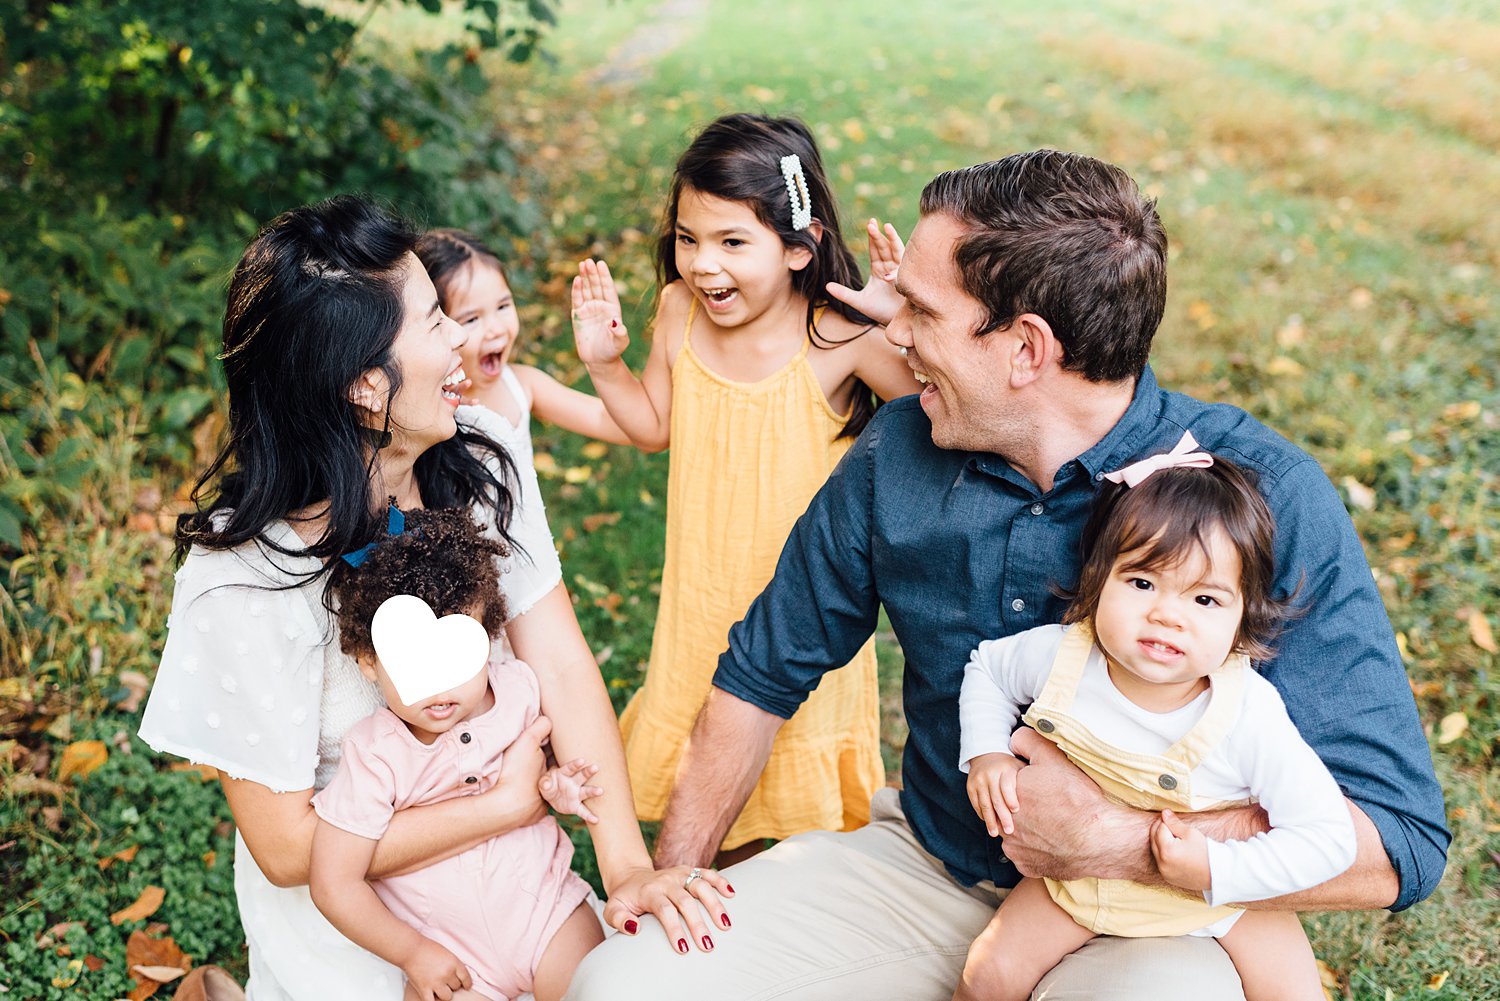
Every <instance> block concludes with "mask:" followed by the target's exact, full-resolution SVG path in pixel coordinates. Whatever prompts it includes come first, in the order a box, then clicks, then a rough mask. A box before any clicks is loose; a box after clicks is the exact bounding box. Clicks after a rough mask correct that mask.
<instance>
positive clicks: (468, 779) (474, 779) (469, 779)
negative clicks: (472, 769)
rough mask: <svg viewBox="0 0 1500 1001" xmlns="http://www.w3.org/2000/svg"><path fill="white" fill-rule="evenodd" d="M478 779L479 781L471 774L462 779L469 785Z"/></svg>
mask: <svg viewBox="0 0 1500 1001" xmlns="http://www.w3.org/2000/svg"><path fill="white" fill-rule="evenodd" d="M478 781H479V779H477V778H475V777H474V776H473V775H470V776H469V777H468V778H466V779H464V782H466V783H467V784H469V785H473V784H474V783H475V782H478Z"/></svg>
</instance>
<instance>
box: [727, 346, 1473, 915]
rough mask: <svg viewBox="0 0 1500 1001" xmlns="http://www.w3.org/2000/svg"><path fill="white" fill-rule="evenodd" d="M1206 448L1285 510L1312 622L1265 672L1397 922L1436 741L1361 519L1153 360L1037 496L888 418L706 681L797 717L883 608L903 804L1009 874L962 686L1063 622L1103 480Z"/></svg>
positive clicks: (953, 843) (902, 405) (941, 836)
mask: <svg viewBox="0 0 1500 1001" xmlns="http://www.w3.org/2000/svg"><path fill="white" fill-rule="evenodd" d="M1185 430H1191V431H1192V433H1193V437H1195V438H1196V439H1197V440H1198V442H1199V445H1200V446H1201V447H1202V448H1203V449H1204V450H1205V451H1208V452H1213V453H1215V454H1219V455H1223V456H1225V457H1227V458H1230V459H1233V460H1234V461H1235V462H1237V463H1239V464H1240V465H1242V466H1244V467H1247V468H1248V469H1250V470H1252V471H1253V472H1255V473H1256V474H1257V475H1258V476H1259V478H1260V479H1259V485H1260V489H1261V491H1262V493H1263V494H1264V495H1265V497H1266V500H1267V502H1268V503H1269V505H1270V507H1271V510H1272V512H1273V513H1274V514H1275V516H1276V522H1277V532H1276V560H1277V592H1278V594H1280V595H1283V596H1284V595H1286V594H1289V593H1291V592H1292V591H1293V590H1294V589H1296V588H1297V585H1298V582H1299V581H1302V588H1301V591H1300V594H1299V604H1300V605H1301V606H1303V607H1304V608H1305V609H1306V614H1304V615H1302V616H1301V617H1300V618H1298V619H1296V620H1294V621H1293V622H1292V623H1291V625H1290V626H1289V627H1288V628H1287V630H1286V631H1285V632H1284V633H1283V634H1282V635H1281V638H1280V639H1279V641H1278V644H1277V654H1276V656H1275V658H1274V659H1273V660H1271V661H1269V662H1267V663H1265V664H1262V665H1259V667H1260V669H1261V672H1262V673H1263V674H1264V675H1265V676H1266V678H1268V679H1269V680H1270V681H1271V682H1272V683H1273V684H1274V685H1275V686H1276V688H1277V689H1278V690H1279V691H1280V692H1281V695H1282V697H1283V699H1284V700H1285V701H1286V705H1287V709H1288V711H1289V712H1290V713H1291V716H1292V720H1293V721H1294V722H1295V723H1296V724H1297V727H1298V729H1299V730H1300V731H1301V733H1302V735H1303V737H1304V738H1305V739H1306V740H1307V742H1308V743H1309V744H1311V745H1312V747H1313V749H1314V750H1316V751H1317V752H1318V755H1319V756H1320V757H1321V758H1322V759H1323V761H1324V762H1325V763H1326V764H1327V765H1328V768H1329V770H1330V771H1331V772H1333V775H1334V778H1336V779H1337V780H1338V782H1339V784H1340V786H1341V787H1342V788H1343V790H1344V792H1345V793H1346V794H1347V795H1348V796H1349V797H1350V798H1351V799H1352V800H1354V801H1355V802H1356V803H1358V804H1359V806H1360V808H1361V809H1362V810H1363V811H1364V812H1365V814H1366V815H1368V816H1369V818H1370V819H1371V821H1373V822H1374V824H1375V826H1376V827H1377V828H1378V829H1379V831H1380V836H1381V839H1382V840H1383V842H1384V844H1385V849H1386V852H1387V853H1388V854H1389V856H1390V859H1391V862H1392V864H1393V866H1394V867H1395V870H1396V873H1397V875H1398V876H1399V877H1400V881H1401V891H1400V895H1399V896H1398V898H1397V900H1396V903H1395V905H1394V909H1397V910H1399V909H1401V908H1404V907H1409V906H1410V905H1411V904H1413V903H1415V902H1416V901H1417V900H1419V899H1421V898H1422V897H1425V896H1426V895H1427V894H1428V893H1430V892H1431V891H1432V889H1433V887H1435V886H1436V885H1437V882H1438V879H1439V878H1440V877H1441V875H1442V872H1443V865H1444V861H1445V855H1446V852H1447V846H1448V842H1449V839H1450V835H1449V833H1448V831H1447V829H1446V827H1445V826H1444V813H1443V799H1442V792H1441V790H1440V788H1439V786H1438V783H1437V780H1436V778H1435V777H1434V775H1433V771H1432V759H1431V755H1430V753H1429V751H1428V747H1427V740H1426V738H1425V736H1424V735H1423V732H1422V728H1421V725H1420V723H1419V721H1418V718H1417V711H1416V704H1415V702H1414V700H1413V698H1412V694H1411V688H1410V686H1409V684H1408V682H1407V678H1406V673H1405V670H1404V669H1403V667H1402V665H1401V660H1400V657H1399V655H1398V653H1397V650H1396V643H1395V637H1394V636H1393V635H1392V632H1391V626H1390V621H1389V620H1388V619H1387V617H1386V613H1385V608H1384V606H1383V605H1382V604H1381V601H1380V596H1379V594H1378V592H1377V591H1376V589H1375V584H1374V580H1373V578H1372V576H1371V573H1370V568H1369V565H1368V563H1367V562H1366V560H1365V557H1364V552H1363V550H1362V549H1361V547H1360V542H1359V539H1358V537H1357V536H1356V534H1355V532H1354V527H1353V525H1352V524H1351V522H1350V521H1349V516H1348V514H1347V512H1345V510H1344V507H1343V504H1342V502H1341V501H1340V500H1339V497H1338V494H1337V493H1336V492H1335V491H1334V489H1333V485H1332V484H1331V483H1329V482H1328V478H1327V477H1326V476H1325V475H1324V474H1323V471H1322V470H1321V469H1320V468H1319V466H1318V464H1317V463H1316V462H1315V461H1314V460H1313V459H1312V458H1311V457H1310V456H1308V455H1307V454H1306V453H1305V452H1303V451H1302V450H1300V449H1298V448H1296V447H1295V446H1293V445H1292V444H1291V443H1289V442H1288V441H1286V439H1284V438H1282V437H1281V436H1280V435H1278V434H1276V433H1275V432H1274V431H1272V430H1270V429H1269V428H1267V427H1266V426H1264V425H1263V424H1261V423H1260V422H1258V421H1257V420H1255V419H1254V418H1253V417H1251V416H1250V415H1249V414H1247V413H1245V412H1244V411H1243V410H1240V409H1238V408H1236V407H1231V406H1226V405H1222V404H1205V403H1200V402H1198V401H1197V400H1194V399H1191V398H1190V397H1187V396H1183V395H1182V394H1180V393H1169V392H1166V391H1163V390H1161V389H1160V388H1159V387H1158V386H1157V384H1156V379H1155V377H1154V375H1153V374H1152V372H1151V370H1150V369H1149V368H1148V369H1146V371H1145V372H1144V373H1143V374H1142V376H1141V378H1140V380H1139V382H1138V384H1137V386H1136V392H1135V396H1134V399H1133V400H1132V402H1131V404H1130V407H1129V408H1128V409H1127V411H1126V412H1125V415H1124V416H1123V417H1121V419H1120V421H1119V422H1118V423H1117V424H1116V425H1115V427H1114V428H1113V429H1112V430H1111V431H1110V432H1109V434H1107V435H1105V437H1104V438H1103V440H1101V441H1100V442H1098V443H1097V444H1096V445H1094V447H1092V448H1090V449H1089V450H1088V451H1087V452H1085V453H1083V454H1082V455H1080V456H1078V457H1077V458H1075V459H1073V460H1072V461H1070V462H1067V463H1065V464H1064V465H1063V466H1062V468H1061V469H1059V470H1058V472H1057V476H1056V481H1055V483H1054V484H1053V487H1052V489H1051V490H1048V491H1046V492H1042V491H1040V490H1038V489H1037V487H1036V486H1035V485H1034V484H1033V483H1031V482H1030V481H1029V480H1027V479H1026V478H1025V477H1024V476H1022V475H1021V474H1020V473H1018V472H1016V471H1015V470H1014V469H1012V468H1011V467H1010V465H1009V464H1007V463H1006V462H1005V460H1004V459H1002V458H1000V457H999V456H998V455H993V454H989V453H974V452H959V451H949V450H946V449H941V448H938V447H937V446H936V445H934V444H933V443H932V435H931V425H930V424H929V423H928V420H927V417H926V415H925V414H924V413H923V411H922V409H921V405H920V404H919V403H918V402H917V398H916V397H907V398H905V399H901V400H896V401H894V402H892V403H889V404H887V405H886V406H884V407H882V408H881V409H880V411H879V412H878V413H877V414H876V416H875V419H874V420H873V421H872V422H871V423H870V425H869V427H868V428H866V430H865V432H864V434H863V435H861V437H860V439H859V440H858V441H857V442H856V443H855V444H854V446H853V447H852V448H851V449H850V450H849V452H848V454H847V455H845V457H844V459H843V461H842V462H840V463H839V466H838V468H837V469H835V470H834V473H833V475H832V476H831V477H830V478H829V480H828V482H827V484H826V485H825V486H824V487H823V489H822V490H821V491H819V493H818V495H817V496H816V497H815V498H814V499H813V501H812V504H811V505H810V506H809V507H808V510H807V512H806V513H805V514H804V515H803V516H802V518H801V519H800V520H799V521H798V522H797V525H796V527H795V528H794V529H793V531H792V534H791V537H790V538H789V539H788V540H787V544H786V548H785V549H784V550H783V551H782V554H781V558H780V561H779V562H778V564H777V566H776V576H775V578H774V579H773V580H772V581H771V583H770V584H769V585H767V587H766V589H765V591H763V592H762V593H761V595H760V596H759V597H758V598H757V599H756V600H755V602H754V603H753V604H752V605H751V606H750V609H749V611H748V612H747V613H746V615H745V618H744V620H743V621H741V622H739V623H737V624H736V625H735V626H734V627H733V628H732V629H731V630H730V633H729V649H728V651H727V652H726V653H724V654H723V655H722V656H721V657H720V659H719V667H718V671H717V672H716V673H715V675H714V685H715V686H717V687H718V688H721V689H723V690H724V691H726V692H728V693H730V694H731V695H734V696H736V697H738V698H741V699H744V700H745V701H747V702H750V703H751V704H753V705H756V706H758V707H760V708H762V709H764V710H766V711H767V712H771V713H775V714H776V715H778V716H782V717H790V716H791V715H792V713H793V712H795V711H796V709H797V707H798V706H800V705H801V704H802V701H803V699H805V698H806V697H807V694H808V693H809V692H811V691H812V690H813V689H814V688H816V687H817V685H818V682H819V680H820V679H821V678H822V676H823V674H824V673H825V672H826V671H828V670H830V669H831V668H833V667H836V666H837V665H840V664H844V663H847V662H848V661H849V660H850V659H851V658H852V657H853V656H854V653H855V651H856V650H857V649H858V648H859V647H860V645H861V644H863V643H864V641H865V640H866V639H867V638H868V637H869V636H870V634H871V633H872V632H873V631H874V629H875V623H876V616H877V612H878V609H879V607H880V605H882V604H883V605H884V606H885V608H886V611H887V613H888V614H889V616H890V620H891V624H892V626H893V627H894V628H895V632H896V636H897V638H898V639H899V640H900V642H901V648H902V650H903V651H904V653H905V655H906V668H905V674H904V679H903V689H902V691H903V697H904V702H905V711H906V720H907V723H908V725H909V726H910V729H911V735H910V737H909V738H908V740H907V744H906V751H905V754H904V756H903V759H902V772H903V779H904V786H905V788H904V789H903V791H902V794H901V797H902V806H903V807H904V809H905V811H906V816H907V819H908V820H909V822H910V823H911V826H912V830H913V831H914V832H915V834H916V836H917V838H918V840H920V841H921V843H922V845H923V846H924V847H925V848H926V849H927V851H929V852H930V853H932V854H933V855H934V856H935V857H937V858H938V859H941V860H942V861H943V863H944V864H945V865H946V866H947V868H948V871H949V872H950V873H951V874H952V875H953V877H954V878H955V879H957V880H959V881H960V882H962V883H963V884H965V885H972V884H974V883H975V882H978V881H979V880H982V879H991V880H993V881H994V882H995V883H996V884H998V885H1000V886H1013V885H1014V884H1015V883H1016V882H1017V881H1018V880H1019V879H1020V875H1019V873H1017V872H1016V870H1015V868H1014V867H1013V866H1012V865H1011V864H1010V863H1009V862H1007V861H1006V860H1005V858H1004V855H1003V852H1002V845H1001V841H1000V840H999V839H992V838H990V837H989V836H988V835H987V834H986V832H985V830H984V825H983V823H982V822H981V821H980V820H979V818H978V817H977V816H975V814H974V811H973V809H972V808H971V807H970V805H969V800H968V796H967V795H966V794H965V791H964V781H965V776H964V775H963V773H961V772H960V771H959V770H958V691H959V686H960V684H961V683H962V681H963V673H964V666H965V665H966V664H967V663H968V660H969V654H970V652H971V651H972V650H973V649H974V647H975V646H977V645H978V644H979V642H980V641H981V640H985V639H990V638H992V637H997V636H1007V635H1010V634H1012V633H1016V632H1020V631H1021V630H1023V629H1029V628H1031V627H1032V626H1037V625H1042V624H1045V623H1052V622H1058V621H1060V620H1061V618H1062V613H1063V609H1064V607H1065V604H1066V603H1065V601H1064V600H1063V599H1061V598H1059V597H1058V596H1057V594H1056V593H1055V589H1054V588H1055V586H1056V585H1067V586H1071V585H1073V584H1075V583H1076V582H1077V579H1078V572H1079V566H1080V562H1081V559H1080V553H1079V538H1080V536H1081V535H1082V532H1083V525H1084V522H1085V521H1086V520H1087V517H1088V512H1089V507H1090V504H1091V503H1092V501H1093V498H1094V494H1095V492H1096V490H1097V487H1098V483H1099V481H1100V479H1102V474H1103V473H1105V472H1107V471H1109V470H1112V469H1117V468H1119V467H1120V466H1122V465H1125V464H1126V463H1127V462H1130V461H1132V460H1134V459H1138V458H1140V457H1142V456H1145V455H1150V454H1153V453H1156V452H1164V451H1167V450H1169V449H1171V448H1172V446H1174V445H1176V444H1177V442H1178V440H1179V439H1180V438H1181V437H1182V433H1183V431H1185Z"/></svg>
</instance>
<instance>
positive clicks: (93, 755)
mask: <svg viewBox="0 0 1500 1001" xmlns="http://www.w3.org/2000/svg"><path fill="white" fill-rule="evenodd" d="M108 760H109V748H108V747H106V746H105V745H104V741H102V740H78V741H74V742H73V743H71V744H69V745H68V746H67V747H66V748H65V749H64V750H63V753H62V760H61V761H60V762H59V763H58V766H57V781H59V782H66V781H68V779H70V778H72V777H73V776H74V775H77V776H79V777H80V778H81V777H83V776H85V775H87V774H88V773H89V772H92V771H93V770H94V769H96V768H98V767H99V766H100V765H102V764H104V763H105V762H106V761H108Z"/></svg>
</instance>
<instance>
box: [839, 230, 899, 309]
mask: <svg viewBox="0 0 1500 1001" xmlns="http://www.w3.org/2000/svg"><path fill="white" fill-rule="evenodd" d="M865 231H866V232H867V233H869V236H870V281H869V283H868V284H866V285H865V287H864V288H862V289H859V290H855V289H852V288H850V287H849V286H847V285H840V284H839V283H838V282H829V283H828V294H829V295H831V296H833V297H834V298H835V299H838V300H839V301H840V302H845V303H848V304H849V305H850V306H853V307H854V308H855V309H857V310H859V311H860V312H861V313H863V314H865V315H866V316H868V317H869V318H870V319H872V320H874V321H875V322H876V323H878V324H880V325H881V326H888V325H889V324H890V322H891V320H892V319H893V318H894V317H895V315H896V311H897V310H899V309H900V308H901V304H902V303H903V302H905V301H906V300H905V299H904V298H903V297H902V295H901V293H900V292H897V291H896V272H897V269H899V268H900V267H901V258H902V256H903V255H904V254H905V253H906V245H905V244H904V243H902V242H901V235H900V234H899V233H897V232H896V227H895V226H892V225H891V224H890V223H886V224H885V225H884V226H882V225H881V224H880V220H878V219H871V220H870V221H869V222H867V223H866V224H865Z"/></svg>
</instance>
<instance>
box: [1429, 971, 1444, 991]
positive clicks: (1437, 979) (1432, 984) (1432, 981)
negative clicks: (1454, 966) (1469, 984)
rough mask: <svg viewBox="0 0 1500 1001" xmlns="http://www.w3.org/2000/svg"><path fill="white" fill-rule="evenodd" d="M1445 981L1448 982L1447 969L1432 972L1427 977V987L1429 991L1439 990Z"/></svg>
mask: <svg viewBox="0 0 1500 1001" xmlns="http://www.w3.org/2000/svg"><path fill="white" fill-rule="evenodd" d="M1447 982H1448V971H1447V970H1444V971H1443V972H1442V973H1434V974H1433V975H1432V976H1431V977H1429V978H1428V979H1427V989H1428V990H1429V991H1440V990H1442V989H1443V985H1444V984H1446V983H1447Z"/></svg>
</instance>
